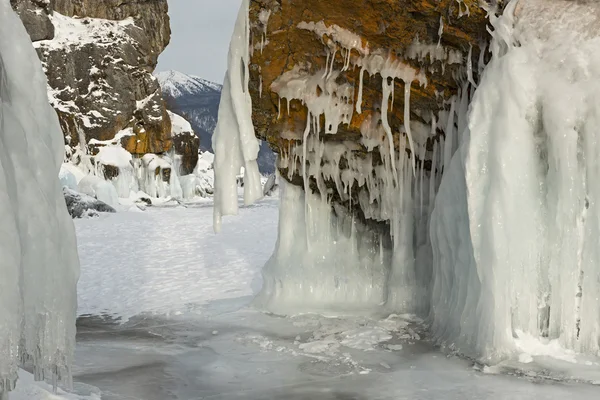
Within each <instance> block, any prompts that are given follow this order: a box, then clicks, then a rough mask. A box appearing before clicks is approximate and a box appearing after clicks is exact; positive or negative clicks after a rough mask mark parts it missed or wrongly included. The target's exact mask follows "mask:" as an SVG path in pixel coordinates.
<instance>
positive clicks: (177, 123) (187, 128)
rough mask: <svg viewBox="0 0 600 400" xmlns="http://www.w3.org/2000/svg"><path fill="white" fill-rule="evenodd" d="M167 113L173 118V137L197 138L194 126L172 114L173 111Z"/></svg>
mask: <svg viewBox="0 0 600 400" xmlns="http://www.w3.org/2000/svg"><path fill="white" fill-rule="evenodd" d="M167 112H168V113H169V117H170V118H171V126H172V128H171V132H172V134H173V136H179V135H183V134H186V135H192V136H195V135H194V129H193V128H192V125H191V124H190V123H189V122H188V121H187V120H186V119H185V118H183V117H182V116H179V115H177V114H175V113H172V112H171V111H167Z"/></svg>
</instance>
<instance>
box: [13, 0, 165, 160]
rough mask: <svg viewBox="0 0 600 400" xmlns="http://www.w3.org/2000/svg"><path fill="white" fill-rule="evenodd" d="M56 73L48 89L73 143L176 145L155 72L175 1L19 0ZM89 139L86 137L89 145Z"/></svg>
mask: <svg viewBox="0 0 600 400" xmlns="http://www.w3.org/2000/svg"><path fill="white" fill-rule="evenodd" d="M11 4H12V5H13V7H14V8H15V10H17V11H18V12H19V14H20V15H21V18H22V20H23V22H24V24H25V26H26V28H27V30H28V31H29V33H30V36H31V39H32V41H33V42H34V46H35V48H36V49H37V52H38V55H39V57H40V58H41V60H42V63H43V65H44V68H45V71H46V74H47V77H48V97H49V99H50V102H51V104H52V105H53V107H54V108H55V109H56V111H57V113H58V115H59V120H60V123H61V127H62V129H63V132H64V135H65V137H66V138H67V142H68V143H69V144H70V145H71V147H78V146H81V147H85V145H87V142H88V141H90V140H91V139H96V140H100V141H105V140H111V139H113V138H114V137H115V135H116V134H117V133H118V132H120V131H122V130H123V129H126V128H131V129H132V133H133V135H132V136H124V137H122V138H121V142H122V144H123V146H124V147H125V148H126V149H127V150H129V152H130V153H132V154H140V155H143V154H145V153H148V152H156V153H161V152H165V151H168V150H169V149H170V148H171V126H170V120H169V118H168V116H167V113H166V109H165V104H164V101H163V99H162V94H161V90H160V86H159V84H158V82H157V80H156V78H154V77H153V76H152V74H151V72H152V70H153V69H154V68H155V66H156V63H157V60H158V56H159V55H160V53H161V52H162V51H163V50H164V48H165V47H166V46H167V44H168V43H169V40H170V30H169V17H168V15H167V1H166V0H157V1H151V2H139V1H136V0H118V1H117V0H103V1H97V0H80V1H72V0H57V1H52V2H48V1H32V0H11ZM81 143H83V144H84V145H81Z"/></svg>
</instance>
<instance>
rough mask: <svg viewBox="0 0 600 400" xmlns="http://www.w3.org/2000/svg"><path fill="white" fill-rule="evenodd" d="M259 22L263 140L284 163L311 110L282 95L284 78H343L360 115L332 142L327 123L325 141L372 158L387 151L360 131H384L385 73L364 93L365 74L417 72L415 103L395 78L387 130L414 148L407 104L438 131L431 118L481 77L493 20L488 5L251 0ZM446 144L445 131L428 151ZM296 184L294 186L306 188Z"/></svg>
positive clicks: (369, 79)
mask: <svg viewBox="0 0 600 400" xmlns="http://www.w3.org/2000/svg"><path fill="white" fill-rule="evenodd" d="M250 23H251V37H252V39H251V41H252V43H251V45H252V49H253V53H252V62H251V65H250V73H251V81H250V92H251V95H252V100H253V120H254V125H255V129H256V133H257V136H259V137H261V138H262V139H264V140H266V141H268V142H269V144H270V145H271V146H272V147H273V148H274V149H275V150H276V151H277V152H278V153H280V154H286V152H287V151H288V149H289V148H290V146H294V145H297V144H299V143H301V142H302V140H303V132H304V131H305V128H306V126H307V120H308V118H307V117H308V116H307V114H308V108H307V106H306V102H305V101H301V100H298V99H295V100H291V101H290V102H289V104H288V101H287V100H286V99H282V98H281V97H280V95H279V94H278V92H279V93H280V94H281V91H280V90H279V89H280V86H281V85H280V83H281V80H282V78H281V77H282V76H283V75H284V74H286V73H287V74H288V75H289V74H293V73H297V75H302V74H304V75H302V76H311V75H312V76H318V75H319V74H321V76H326V75H327V74H330V75H331V74H333V73H335V74H336V76H335V79H334V83H335V84H336V85H340V86H342V85H347V86H345V87H349V88H351V89H349V90H348V92H347V93H348V96H347V98H346V97H344V96H340V98H338V99H336V101H344V102H347V103H348V105H349V106H351V108H352V110H353V111H352V112H351V113H348V115H347V119H348V121H345V122H342V123H340V124H339V126H338V127H337V129H335V128H334V129H333V131H334V132H333V133H326V129H327V127H325V126H324V125H325V117H324V116H323V115H321V116H319V117H318V118H317V120H316V122H318V124H319V125H320V126H319V128H320V132H319V133H318V135H319V136H320V138H321V140H322V141H324V142H330V141H332V142H353V143H355V144H356V149H357V150H356V151H357V152H364V153H367V152H377V151H378V150H377V149H376V148H375V149H369V148H368V147H367V146H365V145H364V143H365V140H363V139H364V131H365V129H361V127H364V124H365V123H367V122H369V121H371V123H376V124H379V125H381V124H382V123H383V121H382V120H383V118H382V108H384V107H383V106H384V104H382V103H383V102H384V100H383V99H384V97H385V96H383V95H384V93H383V88H384V86H385V85H384V83H385V82H384V80H383V78H382V73H380V72H379V71H378V70H377V68H369V67H368V66H367V67H366V68H365V69H366V70H367V71H365V72H364V75H363V77H364V78H363V82H362V86H363V88H362V91H361V90H360V86H361V82H360V81H361V79H360V77H361V66H365V64H367V63H368V62H372V60H373V57H374V56H376V55H377V56H379V57H380V58H381V60H384V61H386V62H387V63H389V64H394V63H395V64H394V65H401V66H402V67H401V68H405V69H406V70H412V71H414V75H415V78H414V79H412V82H411V85H410V92H409V93H410V96H408V97H406V96H405V85H406V84H405V82H404V80H403V79H393V82H392V79H391V78H387V81H388V82H389V86H388V88H389V89H390V91H391V94H390V100H389V103H388V105H387V109H388V111H387V122H389V126H390V128H391V131H392V134H393V141H394V146H395V148H396V149H399V148H400V147H401V142H402V141H406V140H407V137H406V134H405V133H404V132H405V129H403V125H404V120H405V99H409V107H410V113H409V114H408V115H409V116H410V120H411V125H412V123H421V124H423V125H429V126H431V125H432V123H431V120H432V116H433V118H434V119H435V118H437V115H438V113H439V111H440V110H444V109H446V110H447V109H448V108H449V107H450V106H449V104H448V99H450V98H451V97H452V96H454V95H456V94H457V92H458V90H459V87H460V83H461V82H464V81H466V80H468V76H469V71H474V72H473V74H475V75H476V74H477V62H478V60H479V57H480V53H481V52H482V49H483V48H484V47H485V43H486V42H487V36H488V34H487V31H486V27H487V18H486V11H485V10H484V9H482V8H481V7H480V6H479V0H461V1H457V0H360V1H357V0H337V1H323V0H252V1H251V5H250ZM315 24H316V25H315ZM348 49H350V50H348ZM469 55H470V56H471V59H470V60H469ZM470 63H471V64H470ZM470 65H472V66H473V67H472V68H471V67H470ZM369 69H370V70H371V71H370V73H369V71H368V70H369ZM290 71H291V72H290ZM298 71H300V72H298ZM383 75H386V74H383ZM325 80H326V79H324V82H323V84H322V85H321V84H319V85H316V88H315V90H314V93H313V94H312V95H313V96H315V97H319V96H320V95H321V93H322V92H323V91H324V90H325V91H326V90H327V88H326V87H325V86H326V85H327V83H325ZM407 80H409V81H411V79H407ZM361 92H362V101H360V100H361V99H359V97H360V94H361ZM303 96H306V93H304V94H303ZM300 97H301V96H300ZM357 103H360V106H361V107H360V109H361V110H360V111H361V112H360V113H359V112H357ZM288 108H289V112H288ZM365 121H367V122H365ZM313 123H314V122H313ZM433 131H434V132H435V131H436V129H435V127H434V128H433ZM313 134H315V129H314V128H313V129H312V131H311V135H313ZM440 135H443V132H442V130H439V132H438V133H437V135H436V134H435V133H434V134H433V135H431V137H430V138H428V139H427V141H428V144H427V146H428V147H430V146H431V145H430V144H429V142H431V143H433V141H435V140H439V136H440ZM405 147H408V146H402V148H405ZM373 158H374V159H376V158H377V157H373ZM422 161H425V160H422ZM280 167H281V166H280ZM281 169H282V168H280V170H281ZM285 175H287V173H286V174H285ZM292 175H294V174H290V175H289V176H290V177H292ZM297 175H298V174H296V177H295V178H293V177H292V179H291V180H292V181H294V182H296V183H301V182H300V181H299V180H298V176H297Z"/></svg>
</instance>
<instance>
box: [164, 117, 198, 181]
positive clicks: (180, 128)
mask: <svg viewBox="0 0 600 400" xmlns="http://www.w3.org/2000/svg"><path fill="white" fill-rule="evenodd" d="M169 117H170V119H171V122H172V125H173V149H174V150H175V153H176V154H177V155H178V156H179V157H181V161H180V162H179V171H177V172H178V173H179V175H182V176H183V175H189V174H191V173H193V172H194V168H196V164H198V147H199V145H200V139H199V138H198V137H197V136H196V134H195V133H194V130H193V129H192V126H191V125H190V123H189V122H188V121H186V120H185V118H183V117H181V116H179V115H177V114H174V113H172V112H170V111H169Z"/></svg>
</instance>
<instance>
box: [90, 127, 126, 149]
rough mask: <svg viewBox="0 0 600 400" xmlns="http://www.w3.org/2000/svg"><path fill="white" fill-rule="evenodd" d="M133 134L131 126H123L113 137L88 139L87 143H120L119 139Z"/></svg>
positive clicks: (105, 144)
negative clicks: (108, 138)
mask: <svg viewBox="0 0 600 400" xmlns="http://www.w3.org/2000/svg"><path fill="white" fill-rule="evenodd" d="M129 136H135V133H133V128H125V129H123V130H121V131H119V132H117V133H116V134H115V137H114V138H112V139H110V140H98V139H90V141H89V142H88V144H89V145H97V146H110V145H113V146H116V145H120V144H121V140H122V139H123V138H126V137H129Z"/></svg>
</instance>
